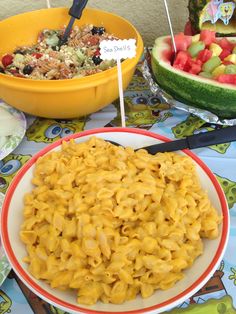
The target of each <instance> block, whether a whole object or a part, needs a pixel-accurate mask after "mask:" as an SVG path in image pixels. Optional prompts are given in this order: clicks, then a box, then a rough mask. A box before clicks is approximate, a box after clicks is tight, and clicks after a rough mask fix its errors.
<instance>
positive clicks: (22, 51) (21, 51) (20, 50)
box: [14, 49, 26, 55]
mask: <svg viewBox="0 0 236 314" xmlns="http://www.w3.org/2000/svg"><path fill="white" fill-rule="evenodd" d="M17 53H18V54H20V55H25V54H26V51H25V50H22V49H16V50H15V51H14V54H15V55H16V54H17Z"/></svg>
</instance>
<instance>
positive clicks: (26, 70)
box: [23, 64, 33, 75]
mask: <svg viewBox="0 0 236 314" xmlns="http://www.w3.org/2000/svg"><path fill="white" fill-rule="evenodd" d="M32 71H33V68H32V66H31V65H29V64H27V65H25V66H24V69H23V73H24V74H28V75H29V74H31V73H32Z"/></svg>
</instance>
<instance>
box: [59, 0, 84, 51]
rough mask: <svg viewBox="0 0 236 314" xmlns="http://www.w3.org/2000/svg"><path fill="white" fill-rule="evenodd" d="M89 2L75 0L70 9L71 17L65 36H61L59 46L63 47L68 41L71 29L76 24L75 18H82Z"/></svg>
mask: <svg viewBox="0 0 236 314" xmlns="http://www.w3.org/2000/svg"><path fill="white" fill-rule="evenodd" d="M87 2H88V0H74V1H73V4H72V7H71V8H70V10H69V15H70V16H71V18H70V21H69V23H68V25H67V27H66V29H65V32H64V34H63V36H62V37H61V39H60V41H59V44H58V46H59V47H61V46H62V45H64V44H65V43H66V42H67V40H68V36H69V35H70V31H71V29H72V27H73V25H74V22H75V19H80V17H81V15H82V13H83V10H84V8H85V6H86V4H87Z"/></svg>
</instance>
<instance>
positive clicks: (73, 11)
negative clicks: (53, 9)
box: [69, 0, 88, 19]
mask: <svg viewBox="0 0 236 314" xmlns="http://www.w3.org/2000/svg"><path fill="white" fill-rule="evenodd" d="M87 2H88V0H74V1H73V4H72V7H71V8H70V10H69V14H70V15H71V16H73V17H74V18H75V19H80V17H81V15H82V12H83V10H84V8H85V6H86V4H87Z"/></svg>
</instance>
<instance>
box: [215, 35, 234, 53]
mask: <svg viewBox="0 0 236 314" xmlns="http://www.w3.org/2000/svg"><path fill="white" fill-rule="evenodd" d="M217 43H218V45H219V46H220V47H221V48H222V49H223V50H225V49H227V50H229V51H230V53H231V52H232V50H233V48H234V45H233V44H232V43H231V42H230V41H229V40H228V39H227V38H221V39H220V40H218V42H217Z"/></svg>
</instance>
